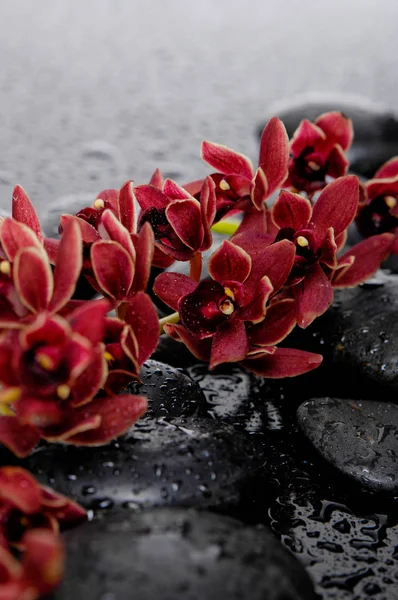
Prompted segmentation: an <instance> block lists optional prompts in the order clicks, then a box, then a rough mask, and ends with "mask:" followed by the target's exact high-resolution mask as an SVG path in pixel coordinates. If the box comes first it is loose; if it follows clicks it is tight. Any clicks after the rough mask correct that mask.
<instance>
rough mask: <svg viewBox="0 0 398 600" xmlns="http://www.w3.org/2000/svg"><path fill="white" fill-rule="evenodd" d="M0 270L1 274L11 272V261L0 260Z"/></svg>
mask: <svg viewBox="0 0 398 600" xmlns="http://www.w3.org/2000/svg"><path fill="white" fill-rule="evenodd" d="M0 272H1V273H3V275H9V274H10V273H11V263H10V262H9V261H8V260H2V261H1V262H0Z"/></svg>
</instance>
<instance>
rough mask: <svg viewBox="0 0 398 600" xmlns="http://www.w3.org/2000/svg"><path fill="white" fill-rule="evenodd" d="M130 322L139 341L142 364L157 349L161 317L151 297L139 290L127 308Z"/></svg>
mask: <svg viewBox="0 0 398 600" xmlns="http://www.w3.org/2000/svg"><path fill="white" fill-rule="evenodd" d="M125 321H126V323H128V324H129V325H130V326H131V328H132V330H133V332H134V335H135V337H136V339H137V342H138V362H139V364H140V365H142V364H143V363H144V362H145V361H146V360H148V358H149V357H150V356H151V355H152V353H153V352H154V351H155V350H156V347H157V345H158V342H159V319H158V315H157V312H156V309H155V307H154V305H153V302H152V300H151V299H150V297H149V296H148V295H147V294H145V293H144V292H138V294H136V296H134V298H133V299H132V300H131V301H130V304H129V306H128V308H127V312H126V317H125Z"/></svg>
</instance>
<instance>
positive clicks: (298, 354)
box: [242, 348, 322, 379]
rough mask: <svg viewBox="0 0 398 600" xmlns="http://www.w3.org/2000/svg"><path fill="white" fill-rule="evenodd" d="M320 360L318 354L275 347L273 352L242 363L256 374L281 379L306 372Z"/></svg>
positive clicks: (313, 367)
mask: <svg viewBox="0 0 398 600" xmlns="http://www.w3.org/2000/svg"><path fill="white" fill-rule="evenodd" d="M321 362H322V356H321V355H320V354H314V353H313V352H306V351H304V350H296V349H295V348H277V350H276V352H274V354H264V355H263V356H262V358H259V359H254V360H245V361H244V362H243V363H242V364H243V365H244V366H245V367H246V368H247V369H249V371H252V372H253V373H256V375H261V376H262V377H268V378H269V379H282V378H284V377H296V376H297V375H303V374H304V373H308V371H312V370H313V369H316V368H317V367H319V365H320V364H321Z"/></svg>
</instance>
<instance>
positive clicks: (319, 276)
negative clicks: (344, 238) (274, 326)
mask: <svg viewBox="0 0 398 600" xmlns="http://www.w3.org/2000/svg"><path fill="white" fill-rule="evenodd" d="M292 291H293V294H294V297H295V299H296V302H297V324H298V325H299V327H302V328H303V329H304V328H305V327H308V325H311V323H312V321H313V320H314V319H316V317H319V316H320V315H323V313H324V312H326V311H327V309H328V308H329V306H330V305H331V303H332V302H333V288H332V285H331V283H330V281H329V279H328V278H327V277H326V275H325V273H324V271H323V269H322V267H321V266H320V265H319V264H318V263H316V264H315V265H313V266H312V267H311V268H310V269H309V270H308V271H307V274H306V276H305V277H304V279H303V280H302V281H300V283H298V284H297V285H294V286H293V288H292Z"/></svg>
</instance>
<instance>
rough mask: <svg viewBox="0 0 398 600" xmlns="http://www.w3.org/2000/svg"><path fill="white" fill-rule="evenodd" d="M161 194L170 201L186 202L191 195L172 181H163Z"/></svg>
mask: <svg viewBox="0 0 398 600" xmlns="http://www.w3.org/2000/svg"><path fill="white" fill-rule="evenodd" d="M163 193H164V194H166V196H168V197H169V198H170V199H171V200H187V199H188V198H192V196H191V194H189V192H187V190H186V189H185V188H183V187H181V186H180V185H178V183H176V182H175V181H173V180H172V179H165V181H164V184H163Z"/></svg>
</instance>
